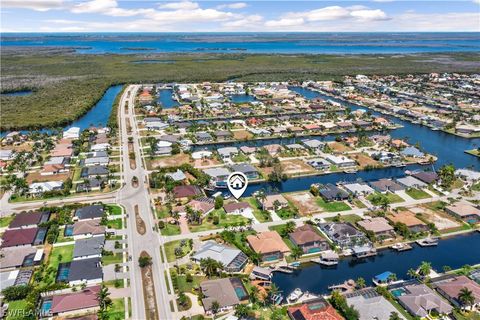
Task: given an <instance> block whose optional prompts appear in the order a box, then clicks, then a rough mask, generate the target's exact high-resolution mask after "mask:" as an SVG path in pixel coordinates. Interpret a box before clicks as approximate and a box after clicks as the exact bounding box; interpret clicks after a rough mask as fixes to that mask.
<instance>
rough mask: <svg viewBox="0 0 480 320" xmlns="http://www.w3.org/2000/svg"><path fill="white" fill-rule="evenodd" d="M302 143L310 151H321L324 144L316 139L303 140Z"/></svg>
mask: <svg viewBox="0 0 480 320" xmlns="http://www.w3.org/2000/svg"><path fill="white" fill-rule="evenodd" d="M302 143H303V144H304V145H305V146H306V147H307V148H308V149H310V150H313V151H319V150H321V149H323V147H324V146H325V143H324V142H322V141H320V140H316V139H304V140H302Z"/></svg>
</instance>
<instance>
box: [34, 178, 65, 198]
mask: <svg viewBox="0 0 480 320" xmlns="http://www.w3.org/2000/svg"><path fill="white" fill-rule="evenodd" d="M62 188H63V182H62V181H45V182H34V183H32V184H30V185H29V186H28V193H29V194H30V195H32V196H40V195H42V194H43V193H45V192H51V191H59V190H62Z"/></svg>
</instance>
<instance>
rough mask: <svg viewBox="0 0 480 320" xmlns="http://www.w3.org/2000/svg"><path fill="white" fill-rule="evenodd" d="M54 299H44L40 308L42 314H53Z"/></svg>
mask: <svg viewBox="0 0 480 320" xmlns="http://www.w3.org/2000/svg"><path fill="white" fill-rule="evenodd" d="M51 309H52V300H43V302H42V307H41V309H40V313H41V316H48V315H50V314H51V311H50V310H51Z"/></svg>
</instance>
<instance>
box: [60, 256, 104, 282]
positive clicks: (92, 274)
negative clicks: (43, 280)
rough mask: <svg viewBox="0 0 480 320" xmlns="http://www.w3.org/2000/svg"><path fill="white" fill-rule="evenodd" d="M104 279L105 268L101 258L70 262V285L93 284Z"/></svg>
mask: <svg viewBox="0 0 480 320" xmlns="http://www.w3.org/2000/svg"><path fill="white" fill-rule="evenodd" d="M102 281H103V270H102V263H101V261H100V258H91V259H82V260H73V261H72V262H70V266H69V272H68V280H67V282H68V284H69V285H70V286H77V285H81V284H82V283H84V284H86V285H92V284H97V283H101V282H102Z"/></svg>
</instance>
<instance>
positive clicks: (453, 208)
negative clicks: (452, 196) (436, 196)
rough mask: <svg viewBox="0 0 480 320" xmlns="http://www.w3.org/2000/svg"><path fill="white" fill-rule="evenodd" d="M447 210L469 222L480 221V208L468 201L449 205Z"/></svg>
mask: <svg viewBox="0 0 480 320" xmlns="http://www.w3.org/2000/svg"><path fill="white" fill-rule="evenodd" d="M445 211H446V212H447V213H449V214H451V215H452V216H454V217H456V218H459V219H462V220H463V221H465V222H468V223H472V224H475V223H478V222H480V209H478V208H476V207H474V206H473V205H472V204H470V203H469V202H467V201H460V202H457V203H455V204H453V205H450V206H447V207H446V208H445Z"/></svg>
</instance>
